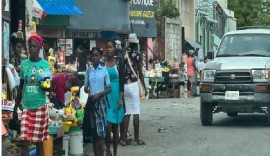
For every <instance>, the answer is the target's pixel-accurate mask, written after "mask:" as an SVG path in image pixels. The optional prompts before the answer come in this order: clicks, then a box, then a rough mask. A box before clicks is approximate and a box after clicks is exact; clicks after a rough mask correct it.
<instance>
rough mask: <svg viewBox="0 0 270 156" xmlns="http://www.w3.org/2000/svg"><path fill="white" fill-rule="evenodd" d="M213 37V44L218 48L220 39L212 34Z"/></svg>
mask: <svg viewBox="0 0 270 156" xmlns="http://www.w3.org/2000/svg"><path fill="white" fill-rule="evenodd" d="M212 36H213V43H214V44H215V45H216V46H218V45H219V43H220V38H219V37H218V36H217V35H215V34H212Z"/></svg>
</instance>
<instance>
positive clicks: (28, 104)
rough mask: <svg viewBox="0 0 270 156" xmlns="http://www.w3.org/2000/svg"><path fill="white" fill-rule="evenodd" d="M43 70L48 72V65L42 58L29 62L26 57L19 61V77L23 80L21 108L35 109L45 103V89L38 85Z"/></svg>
mask: <svg viewBox="0 0 270 156" xmlns="http://www.w3.org/2000/svg"><path fill="white" fill-rule="evenodd" d="M44 71H49V72H50V65H49V63H48V61H46V60H44V59H41V60H40V61H39V62H31V61H30V60H29V59H26V60H24V61H23V62H22V63H21V71H20V78H21V79H23V80H24V84H23V92H22V106H23V109H27V110H31V109H37V108H40V107H42V106H43V105H45V104H46V94H45V91H44V90H42V89H41V87H40V80H42V77H41V74H42V73H43V72H44Z"/></svg>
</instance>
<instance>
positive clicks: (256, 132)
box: [118, 98, 270, 156]
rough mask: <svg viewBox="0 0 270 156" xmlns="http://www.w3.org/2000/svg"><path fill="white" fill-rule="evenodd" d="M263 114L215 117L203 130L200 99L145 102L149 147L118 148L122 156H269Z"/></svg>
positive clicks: (143, 126)
mask: <svg viewBox="0 0 270 156" xmlns="http://www.w3.org/2000/svg"><path fill="white" fill-rule="evenodd" d="M266 122H267V117H266V116H265V115H264V114H249V115H246V114H240V115H239V116H238V117H236V118H231V117H227V114H225V113H219V114H215V115H214V125H213V126H210V127H203V126H202V125H201V123H200V119H199V98H195V99H189V98H180V99H154V100H153V99H151V100H148V101H143V103H142V115H141V139H143V140H144V141H146V143H147V145H146V146H134V145H131V146H125V147H122V146H121V145H120V146H119V152H118V155H119V156H127V155H130V156H175V155H177V156H178V155H181V156H183V155H184V156H185V155H187V156H190V155H192V156H193V155H194V156H197V155H200V156H216V155H219V156H223V155H224V156H227V155H229V156H236V155H237V156H256V155H258V156H264V155H265V156H266V155H269V152H270V150H269V140H270V131H269V128H268V127H267V126H266Z"/></svg>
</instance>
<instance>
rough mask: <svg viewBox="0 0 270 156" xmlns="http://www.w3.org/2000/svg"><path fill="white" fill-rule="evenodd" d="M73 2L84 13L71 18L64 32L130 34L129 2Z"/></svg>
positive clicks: (117, 0)
mask: <svg viewBox="0 0 270 156" xmlns="http://www.w3.org/2000/svg"><path fill="white" fill-rule="evenodd" d="M74 2H75V3H76V4H77V5H78V6H79V7H80V8H81V9H82V10H83V11H84V12H83V15H81V16H71V17H70V18H69V22H70V23H69V25H68V26H67V29H66V30H91V31H98V32H101V31H111V32H112V31H114V32H117V33H129V32H130V18H129V5H130V1H127V0H114V1H112V0H74ZM112 2H113V3H112ZM112 10H113V11H112ZM101 15H102V16H101ZM89 21H90V22H89Z"/></svg>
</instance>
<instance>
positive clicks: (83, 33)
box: [65, 30, 102, 39]
mask: <svg viewBox="0 0 270 156" xmlns="http://www.w3.org/2000/svg"><path fill="white" fill-rule="evenodd" d="M101 36H102V35H101V33H100V32H95V31H87V30H66V31H65V37H66V38H93V39H100V38H101Z"/></svg>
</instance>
